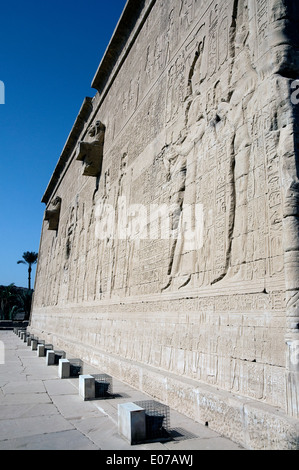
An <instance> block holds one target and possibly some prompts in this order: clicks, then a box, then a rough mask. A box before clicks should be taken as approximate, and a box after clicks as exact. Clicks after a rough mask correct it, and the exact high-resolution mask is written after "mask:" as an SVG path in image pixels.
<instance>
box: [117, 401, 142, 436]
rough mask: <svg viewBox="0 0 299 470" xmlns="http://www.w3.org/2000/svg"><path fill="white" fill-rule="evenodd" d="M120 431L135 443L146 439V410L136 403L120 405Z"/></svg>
mask: <svg viewBox="0 0 299 470" xmlns="http://www.w3.org/2000/svg"><path fill="white" fill-rule="evenodd" d="M118 433H119V434H120V435H121V436H122V437H123V438H124V439H126V441H128V442H129V444H131V445H134V444H138V443H142V442H144V441H145V440H146V416H145V410H144V409H143V408H141V407H140V406H138V405H135V403H124V404H122V405H118Z"/></svg>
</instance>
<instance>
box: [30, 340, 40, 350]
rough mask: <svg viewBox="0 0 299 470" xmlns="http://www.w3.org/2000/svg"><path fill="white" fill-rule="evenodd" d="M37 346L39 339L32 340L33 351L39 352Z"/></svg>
mask: <svg viewBox="0 0 299 470" xmlns="http://www.w3.org/2000/svg"><path fill="white" fill-rule="evenodd" d="M37 345H38V341H37V339H32V340H31V350H32V351H37Z"/></svg>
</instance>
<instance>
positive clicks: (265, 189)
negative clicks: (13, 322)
mask: <svg viewBox="0 0 299 470" xmlns="http://www.w3.org/2000/svg"><path fill="white" fill-rule="evenodd" d="M298 26H299V11H298V5H297V2H294V1H289V0H223V1H221V0H220V1H219V0H217V1H209V2H206V1H203V0H175V1H173V0H164V1H163V2H161V1H155V0H154V1H150V0H144V1H142V0H130V1H129V2H128V3H127V5H126V7H125V10H124V12H123V15H122V18H121V19H120V22H119V24H118V27H117V29H116V32H115V34H114V36H113V38H112V40H111V42H110V44H109V46H108V49H107V51H106V54H105V56H104V58H103V60H102V62H101V64H100V67H99V69H98V71H97V73H96V75H95V77H94V80H93V83H92V86H93V88H95V89H97V90H98V92H97V94H96V96H95V97H94V98H93V99H90V98H86V99H85V101H84V103H83V105H82V108H81V110H80V112H79V115H78V117H77V120H76V122H75V125H74V127H73V129H72V131H71V133H70V135H69V137H68V140H67V143H66V145H65V148H64V149H63V153H62V155H61V157H60V159H59V162H58V164H57V167H56V169H55V172H54V174H53V176H52V178H51V181H50V183H49V185H48V188H47V190H46V192H45V195H44V197H43V202H44V203H45V204H46V213H45V220H44V224H43V229H42V236H41V245H40V252H39V263H38V268H37V276H36V285H35V295H34V306H33V311H32V318H31V325H30V330H31V332H32V333H36V334H38V336H39V337H41V338H42V337H44V339H45V340H47V341H50V342H51V343H53V344H55V347H58V348H61V349H63V350H65V351H68V352H70V353H71V354H72V355H74V356H75V357H81V358H82V359H84V360H86V361H89V362H90V363H93V364H97V365H99V366H100V367H101V368H102V369H103V371H104V372H107V373H110V374H111V375H114V376H115V377H119V378H121V379H125V380H126V381H127V382H129V383H130V384H131V385H133V386H136V387H138V388H141V389H142V390H143V391H146V392H148V393H150V394H151V395H152V396H154V397H156V398H158V399H160V400H162V401H164V402H166V403H167V404H169V405H171V406H174V407H175V408H177V409H178V410H179V411H182V412H184V413H186V414H187V415H189V416H192V417H196V419H198V420H199V421H201V422H206V421H208V422H209V423H210V425H211V426H212V427H213V428H214V429H215V430H217V431H220V432H223V433H224V434H226V435H228V436H229V437H230V438H233V439H235V440H236V441H238V442H240V443H242V444H243V445H246V446H248V447H249V448H282V447H284V448H285V447H287V448H294V447H296V445H298V434H297V435H296V432H297V431H296V422H297V421H296V420H297V419H298V414H299V411H298V374H299V372H298V368H299V359H298V351H299V229H298V216H299V180H298V167H299V157H298V151H299V146H298V137H299V131H298V117H299V111H298V105H297V107H296V105H294V104H293V103H292V100H291V93H292V82H293V81H294V80H295V79H297V78H298V77H299V55H298V52H297V51H298V46H299V40H298V37H297V35H296V31H298ZM296 442H297V444H296Z"/></svg>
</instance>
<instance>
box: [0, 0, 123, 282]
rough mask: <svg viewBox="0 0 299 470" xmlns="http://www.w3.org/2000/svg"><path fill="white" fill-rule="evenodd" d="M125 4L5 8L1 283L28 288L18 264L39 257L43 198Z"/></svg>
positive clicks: (26, 3) (25, 1)
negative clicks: (29, 253) (27, 256)
mask: <svg viewBox="0 0 299 470" xmlns="http://www.w3.org/2000/svg"><path fill="white" fill-rule="evenodd" d="M125 4H126V0H110V1H109V2H107V1H104V0H42V1H41V0H3V1H1V3H0V18H1V20H0V80H1V81H3V82H4V84H5V104H0V201H1V217H0V241H1V244H0V285H7V284H10V283H15V284H16V285H17V286H21V287H22V286H24V287H26V286H27V269H26V267H25V266H24V265H17V261H18V260H19V259H21V258H22V255H23V252H25V251H36V252H38V249H39V240H40V232H41V224H42V220H43V214H44V209H45V206H44V204H42V203H41V198H42V196H43V194H44V191H45V189H46V187H47V184H48V182H49V179H50V177H51V175H52V172H53V170H54V168H55V166H56V163H57V161H58V158H59V156H60V154H61V152H62V149H63V147H64V144H65V142H66V139H67V137H68V134H69V132H70V130H71V129H72V127H73V124H74V121H75V119H76V117H77V114H78V111H79V110H80V107H81V105H82V103H83V100H84V98H85V97H86V96H91V97H93V96H94V95H95V93H96V91H95V90H93V89H92V88H91V82H92V79H93V77H94V75H95V73H96V71H97V68H98V66H99V63H100V61H101V58H102V56H103V54H104V52H105V50H106V47H107V45H108V43H109V41H110V38H111V36H112V34H113V31H114V29H115V27H116V25H117V22H118V20H119V18H120V15H121V13H122V11H123V9H124V6H125ZM34 274H35V270H34V272H33V278H34Z"/></svg>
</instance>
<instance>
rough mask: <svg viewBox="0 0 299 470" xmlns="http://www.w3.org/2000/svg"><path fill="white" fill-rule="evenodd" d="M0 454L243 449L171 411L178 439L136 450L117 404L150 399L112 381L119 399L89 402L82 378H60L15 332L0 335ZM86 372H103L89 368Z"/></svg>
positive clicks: (54, 367) (174, 434) (140, 447)
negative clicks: (1, 356)
mask: <svg viewBox="0 0 299 470" xmlns="http://www.w3.org/2000/svg"><path fill="white" fill-rule="evenodd" d="M0 341H2V342H3V343H4V344H5V364H4V365H0V450H106V451H110V450H115V451H133V452H137V451H139V450H141V451H159V452H167V451H174V450H176V451H182V450H184V451H185V450H190V451H191V450H192V451H196V450H242V448H241V447H240V446H239V445H237V444H235V443H233V442H231V441H230V440H228V439H226V438H224V437H222V436H219V435H218V434H217V433H215V432H214V431H211V430H210V429H209V428H207V427H205V426H202V425H200V424H198V423H196V422H195V421H193V420H191V419H189V418H187V417H185V416H183V415H181V414H180V413H177V412H175V411H173V410H171V411H170V417H171V428H172V429H173V436H175V437H174V440H172V441H168V442H151V443H144V444H142V445H137V446H131V445H129V444H128V443H127V442H126V441H125V440H124V439H123V438H122V437H121V436H120V435H119V434H118V413H117V410H118V404H120V403H127V402H132V401H137V400H150V399H152V398H151V397H149V396H148V395H146V394H144V393H141V392H139V391H138V390H135V389H133V388H131V387H130V386H128V385H127V384H124V383H121V382H119V381H118V380H116V379H113V392H114V394H115V398H113V399H111V400H110V399H109V400H92V401H88V402H84V401H83V400H82V398H81V397H80V396H79V380H78V379H63V380H62V379H60V378H59V377H58V367H57V366H47V365H46V359H45V358H38V357H37V352H36V351H32V350H31V348H30V347H28V346H27V344H26V343H23V342H22V341H21V340H20V338H19V337H18V336H16V335H15V334H14V333H13V332H12V331H0ZM84 373H85V374H90V373H101V371H99V370H97V369H96V368H93V367H91V366H88V365H84Z"/></svg>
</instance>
